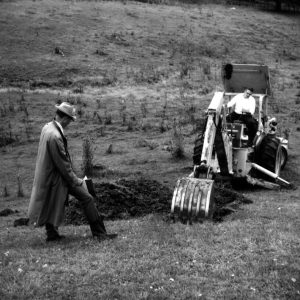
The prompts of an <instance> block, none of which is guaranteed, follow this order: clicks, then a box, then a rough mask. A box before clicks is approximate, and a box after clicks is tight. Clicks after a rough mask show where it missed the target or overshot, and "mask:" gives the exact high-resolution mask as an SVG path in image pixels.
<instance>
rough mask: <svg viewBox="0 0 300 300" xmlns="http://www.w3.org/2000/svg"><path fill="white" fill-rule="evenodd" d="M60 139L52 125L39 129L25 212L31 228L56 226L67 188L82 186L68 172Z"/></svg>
mask: <svg viewBox="0 0 300 300" xmlns="http://www.w3.org/2000/svg"><path fill="white" fill-rule="evenodd" d="M63 138H64V137H63V136H62V133H61V132H60V131H59V128H58V126H57V124H55V121H53V122H50V123H48V124H46V125H45V126H44V127H43V129H42V133H41V137H40V142H39V148H38V155H37V162H36V168H35V175H34V181H33V187H32V192H31V198H30V202H29V208H28V216H29V219H30V222H31V223H33V224H34V225H35V226H43V225H44V224H45V223H51V224H53V225H54V226H59V225H60V224H61V223H62V222H63V218H64V207H65V201H66V199H67V197H68V187H69V186H76V185H81V184H82V179H80V178H78V177H77V176H76V175H75V173H74V172H73V170H72V165H71V161H70V157H69V155H68V152H67V149H66V147H67V146H66V145H65V144H64V140H63Z"/></svg>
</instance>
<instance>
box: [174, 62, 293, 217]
mask: <svg viewBox="0 0 300 300" xmlns="http://www.w3.org/2000/svg"><path fill="white" fill-rule="evenodd" d="M222 79H223V86H224V91H222V92H215V93H214V96H213V98H212V100H211V102H210V104H209V106H208V109H207V111H206V122H205V127H204V129H203V131H202V132H200V133H199V134H198V136H197V138H196V140H195V145H194V154H193V172H192V173H191V174H190V175H188V176H187V177H183V178H180V179H179V180H178V181H177V184H176V187H175V190H174V193H173V198H172V205H171V214H178V215H179V216H181V217H184V218H185V219H199V218H200V219H201V218H209V217H211V216H212V214H213V211H214V188H215V179H216V178H219V179H220V178H225V179H226V180H234V179H242V180H244V181H246V182H248V183H249V184H250V185H258V186H262V187H265V188H269V189H273V188H278V187H279V184H286V185H289V183H288V182H287V181H285V180H284V179H282V178H281V177H280V170H281V169H283V167H284V166H285V164H286V162H287V158H288V152H287V150H288V141H287V140H286V139H284V138H283V137H279V136H277V120H276V119H275V118H273V117H269V116H268V111H267V106H268V97H269V96H270V82H269V70H268V67H267V66H265V65H256V64H226V65H223V66H222ZM245 88H251V89H252V90H253V95H252V96H253V97H254V98H255V100H256V112H255V117H256V119H257V121H258V131H257V134H256V137H255V139H254V141H253V146H252V147H248V135H247V127H246V124H243V123H241V122H240V121H235V122H233V123H228V122H227V121H226V116H227V115H228V110H227V106H226V104H227V103H228V102H229V101H230V99H231V98H232V97H233V96H235V95H237V94H238V93H242V92H243V91H244V89H245Z"/></svg>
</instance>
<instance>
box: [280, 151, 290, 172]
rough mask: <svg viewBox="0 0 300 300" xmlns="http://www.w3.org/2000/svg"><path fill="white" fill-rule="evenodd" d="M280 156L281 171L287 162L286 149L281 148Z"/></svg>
mask: <svg viewBox="0 0 300 300" xmlns="http://www.w3.org/2000/svg"><path fill="white" fill-rule="evenodd" d="M281 155H282V159H281V170H283V168H284V167H285V165H286V163H287V160H288V153H287V150H286V148H284V147H281Z"/></svg>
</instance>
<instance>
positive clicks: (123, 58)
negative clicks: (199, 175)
mask: <svg viewBox="0 0 300 300" xmlns="http://www.w3.org/2000/svg"><path fill="white" fill-rule="evenodd" d="M0 28H1V30H0V41H1V42H0V116H1V118H0V159H1V161H0V165H1V168H0V176H1V181H0V193H1V197H0V208H1V209H0V211H2V210H3V209H6V208H10V209H12V210H17V212H15V213H14V214H12V215H9V216H1V217H0V298H1V299H84V298H85V299H300V255H299V253H300V237H299V232H300V221H299V212H300V209H299V196H300V195H299V189H298V186H299V183H300V177H299V171H298V170H299V167H300V154H299V149H300V125H299V120H300V114H299V107H300V63H299V58H300V53H299V49H300V48H299V46H300V37H299V32H300V31H299V29H300V22H299V16H298V15H293V14H278V13H274V12H272V11H261V10H258V9H256V8H251V7H243V6H235V7H234V6H232V5H221V4H220V5H212V4H199V5H187V4H179V3H176V4H174V5H154V4H153V5H151V4H146V3H138V2H132V1H122V2H121V1H58V0H49V1H45V0H42V1H26V0H25V1H0ZM224 62H236V63H262V64H266V65H268V66H269V68H270V79H271V88H272V96H271V97H270V107H269V113H270V115H274V116H276V117H277V118H278V121H279V131H280V133H281V134H282V135H283V136H285V137H288V138H289V148H290V149H289V153H290V156H289V161H288V163H287V165H286V168H285V170H284V171H283V172H282V177H283V178H284V179H286V180H289V181H290V182H291V183H292V184H293V188H292V189H281V190H279V191H269V190H263V189H252V190H249V189H247V190H242V191H239V192H240V193H242V194H243V195H244V196H246V197H247V198H249V199H250V200H252V201H253V203H252V204H248V205H244V206H243V207H241V209H240V210H238V211H237V212H236V213H233V214H231V215H228V216H227V217H226V218H225V219H224V220H223V222H220V223H213V222H211V221H205V222H204V223H197V224H193V225H191V226H188V225H184V224H181V223H172V222H170V221H168V220H167V219H166V218H165V217H164V216H163V215H160V214H152V215H148V216H145V217H142V218H136V219H127V220H117V221H107V222H106V224H107V227H108V230H109V231H111V232H117V233H118V234H119V237H118V238H117V239H116V240H114V241H104V242H101V243H99V242H96V241H93V240H92V239H91V238H90V231H89V228H88V226H63V227H61V232H62V233H63V234H65V235H66V236H67V238H66V239H65V240H64V241H63V242H60V243H53V244H48V243H46V242H45V235H44V230H43V229H32V228H30V227H26V226H25V227H13V222H14V220H15V219H17V218H21V217H26V211H27V206H28V201H29V197H30V192H31V186H32V181H33V174H34V167H35V160H36V154H37V144H38V140H39V134H40V130H41V127H42V126H43V124H45V123H46V122H48V121H50V120H51V119H52V118H53V115H54V105H55V104H56V103H58V102H60V101H69V102H71V103H73V104H75V105H76V106H77V110H78V121H76V122H74V123H72V124H71V125H70V127H69V129H68V130H67V132H66V133H67V137H68V141H69V147H70V152H71V156H72V160H73V163H74V166H75V169H76V171H77V173H78V175H80V176H82V175H83V174H82V160H83V159H82V157H83V148H82V147H83V141H84V139H85V138H86V137H89V138H90V140H91V142H92V146H93V149H94V151H95V152H94V162H93V163H94V165H96V166H98V170H102V171H101V172H100V175H99V174H98V175H97V176H96V175H95V176H94V180H95V181H114V180H116V179H119V178H127V177H128V176H131V177H137V178H138V177H140V176H141V175H142V176H147V177H149V178H151V179H155V180H157V181H159V182H160V183H162V184H164V185H165V186H166V187H168V188H171V189H173V188H174V186H175V183H176V180H177V179H178V178H180V177H182V176H185V175H187V174H188V173H189V172H190V170H191V167H192V149H193V143H194V139H195V136H196V134H197V129H198V128H199V127H200V126H201V123H202V121H203V116H204V112H205V109H206V108H207V106H208V104H209V102H210V100H211V98H212V95H213V93H214V91H218V90H222V80H221V76H220V72H221V66H222V64H223V63H224ZM175 131H176V132H177V133H180V137H181V140H180V141H178V139H177V137H178V135H174V132H175ZM178 143H179V144H180V146H182V148H183V150H184V156H183V157H182V158H180V159H179V158H176V157H175V155H174V153H176V149H177V148H178ZM170 200H171V199H170Z"/></svg>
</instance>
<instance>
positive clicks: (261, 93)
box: [222, 64, 271, 148]
mask: <svg viewBox="0 0 300 300" xmlns="http://www.w3.org/2000/svg"><path fill="white" fill-rule="evenodd" d="M222 79H223V86H224V91H225V93H224V97H225V103H226V104H227V103H228V102H229V101H230V100H231V98H232V97H234V96H235V95H237V94H239V93H243V92H244V90H245V89H246V88H250V89H252V90H253V94H252V96H253V97H254V98H255V100H256V109H255V114H254V118H256V119H257V121H258V130H259V131H265V127H266V126H267V125H266V120H267V113H268V112H267V100H268V96H269V95H270V93H271V90H270V81H269V69H268V66H265V65H256V64H225V65H223V66H222ZM227 131H228V133H229V134H230V135H231V136H232V138H233V147H238V148H240V147H242V148H243V147H247V142H248V136H247V128H246V126H245V124H242V123H241V122H234V123H229V124H227Z"/></svg>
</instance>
